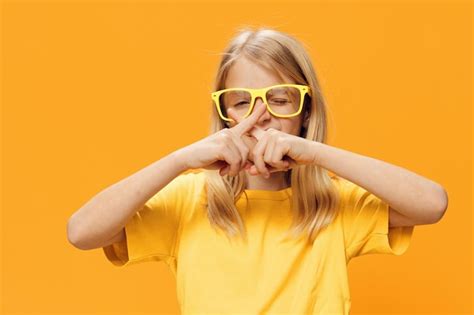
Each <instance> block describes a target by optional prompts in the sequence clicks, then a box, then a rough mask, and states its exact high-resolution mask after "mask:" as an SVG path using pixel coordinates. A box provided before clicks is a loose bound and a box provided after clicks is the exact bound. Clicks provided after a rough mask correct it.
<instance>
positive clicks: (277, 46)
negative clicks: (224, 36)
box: [204, 27, 339, 243]
mask: <svg viewBox="0 0 474 315" xmlns="http://www.w3.org/2000/svg"><path fill="white" fill-rule="evenodd" d="M220 55H222V59H221V62H220V64H219V68H218V71H217V74H216V77H215V84H214V89H213V91H217V90H220V89H223V88H225V87H224V82H225V80H226V77H227V74H228V71H229V69H230V67H231V66H232V65H233V64H234V62H235V61H236V60H237V59H238V58H239V57H241V56H245V57H246V58H248V59H250V60H252V61H253V62H255V63H256V64H259V65H261V66H263V67H266V68H267V69H271V70H272V71H274V72H275V73H276V74H277V75H278V76H279V77H280V78H281V79H283V77H285V76H286V77H289V78H291V79H292V80H293V81H294V83H295V84H305V85H309V86H310V89H311V93H312V94H311V96H309V95H307V98H306V99H305V105H304V106H305V107H304V109H303V111H304V112H302V114H305V117H307V119H309V121H308V124H307V128H305V127H302V128H301V132H300V135H299V136H300V137H303V138H306V139H309V140H312V141H318V142H322V143H324V142H326V140H327V139H326V138H327V117H326V116H327V109H326V106H325V101H324V98H323V96H322V94H321V90H320V86H319V83H318V79H317V77H316V73H315V71H314V69H313V66H312V63H311V60H310V58H309V56H308V54H307V53H306V51H305V49H304V48H303V46H302V45H301V44H300V43H299V42H298V41H297V40H296V39H295V38H294V37H292V36H291V35H288V34H286V33H283V32H280V31H277V30H275V29H271V28H266V27H262V28H259V29H257V30H255V31H254V30H252V29H251V28H249V27H244V28H241V29H240V30H239V32H238V33H237V35H236V36H235V37H234V38H233V39H232V40H231V41H230V43H229V44H228V46H227V47H226V48H225V50H224V52H223V53H221V54H220ZM211 108H212V112H211V129H210V133H211V134H213V133H215V132H217V131H219V130H221V129H223V128H226V125H225V124H224V121H222V120H221V119H220V117H219V115H218V113H217V110H216V107H215V104H214V103H212V105H211ZM204 172H205V175H206V190H207V205H206V206H207V216H208V219H209V221H210V223H211V226H213V227H214V228H215V229H219V228H220V229H221V230H222V231H224V232H225V234H226V235H227V237H228V238H229V237H233V236H235V235H236V234H237V233H238V232H240V235H241V236H242V237H243V238H244V239H246V238H247V235H246V230H245V226H244V223H243V222H242V218H241V217H240V214H239V212H238V211H237V208H236V205H235V202H236V201H237V200H238V199H239V197H240V195H241V194H242V193H244V189H245V187H244V185H245V174H244V173H243V172H244V171H243V170H242V171H241V172H240V173H239V174H238V175H237V176H235V177H232V176H228V175H224V176H221V175H219V173H218V172H219V170H206V169H204ZM285 179H286V180H287V182H288V183H290V185H291V191H292V197H291V205H292V206H291V207H292V214H293V222H292V224H291V226H290V229H289V230H288V231H287V234H286V235H288V232H290V233H291V234H292V236H293V237H301V236H302V234H303V233H304V232H305V231H306V236H307V238H306V239H307V241H309V242H311V243H312V242H313V241H314V240H315V238H316V236H317V235H318V233H319V232H320V231H321V230H322V229H323V228H324V227H326V226H328V225H329V224H330V223H331V222H332V221H333V220H334V219H335V217H336V215H337V210H338V204H339V196H338V193H337V190H336V187H335V185H334V183H333V182H332V180H331V179H335V180H338V178H337V176H331V175H329V174H328V171H327V170H326V169H324V168H321V167H320V166H318V165H298V166H296V167H294V168H292V169H290V170H288V171H287V172H286V174H285Z"/></svg>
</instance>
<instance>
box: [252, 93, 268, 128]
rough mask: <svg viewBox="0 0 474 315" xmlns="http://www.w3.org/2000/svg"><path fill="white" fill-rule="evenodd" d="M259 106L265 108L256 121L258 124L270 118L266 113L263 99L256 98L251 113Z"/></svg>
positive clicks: (266, 109)
mask: <svg viewBox="0 0 474 315" xmlns="http://www.w3.org/2000/svg"><path fill="white" fill-rule="evenodd" d="M259 106H265V112H264V113H263V114H262V115H261V116H260V118H259V119H258V121H259V122H262V121H265V120H267V119H270V118H271V116H272V115H271V113H270V112H269V111H268V108H267V105H266V104H265V103H264V102H263V99H262V98H261V97H257V98H256V99H255V105H254V108H253V110H252V111H254V110H255V109H256V108H258V107H259Z"/></svg>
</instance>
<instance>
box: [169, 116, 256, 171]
mask: <svg viewBox="0 0 474 315" xmlns="http://www.w3.org/2000/svg"><path fill="white" fill-rule="evenodd" d="M263 112H264V107H262V108H260V109H258V110H254V112H253V113H252V114H251V115H250V116H248V117H246V118H245V119H244V120H242V121H241V122H240V123H239V124H237V125H235V126H234V127H232V128H225V129H222V130H219V131H218V132H216V133H214V134H212V135H210V136H208V137H206V138H204V139H202V140H200V141H198V142H195V143H193V144H191V145H189V146H186V147H184V148H182V149H180V150H178V151H177V153H178V155H177V156H178V159H179V161H178V162H179V163H182V164H183V165H184V167H185V168H186V169H189V168H205V169H220V170H219V174H220V175H221V176H222V175H225V174H227V173H228V174H229V175H230V176H235V175H237V174H238V173H239V172H240V171H241V170H242V169H244V168H247V169H248V168H249V167H250V166H251V165H252V163H251V162H250V161H249V160H248V157H249V153H250V149H249V147H253V146H254V145H255V140H254V139H253V138H251V137H250V136H247V135H246V133H248V131H249V130H251V129H252V128H253V127H254V126H255V124H256V123H257V121H258V118H259V117H260V116H261V115H262V113H263ZM261 131H262V130H261ZM255 132H258V131H255ZM244 141H246V142H244Z"/></svg>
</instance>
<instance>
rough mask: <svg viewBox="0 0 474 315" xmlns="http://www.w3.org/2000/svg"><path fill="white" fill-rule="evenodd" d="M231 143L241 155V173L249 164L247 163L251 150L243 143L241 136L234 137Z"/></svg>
mask: <svg viewBox="0 0 474 315" xmlns="http://www.w3.org/2000/svg"><path fill="white" fill-rule="evenodd" d="M231 141H232V142H233V147H234V148H235V149H236V150H237V154H239V155H240V158H241V162H240V168H239V172H240V170H242V169H243V168H244V167H245V165H246V164H247V161H248V159H247V156H248V154H249V149H248V148H247V146H246V145H245V143H244V142H243V141H242V139H241V138H240V137H239V136H236V135H234V136H232V137H231Z"/></svg>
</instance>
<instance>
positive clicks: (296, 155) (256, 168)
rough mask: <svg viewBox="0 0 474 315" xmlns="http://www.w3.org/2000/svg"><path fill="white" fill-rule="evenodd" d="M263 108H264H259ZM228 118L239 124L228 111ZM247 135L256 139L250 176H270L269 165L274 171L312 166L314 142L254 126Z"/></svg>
mask: <svg viewBox="0 0 474 315" xmlns="http://www.w3.org/2000/svg"><path fill="white" fill-rule="evenodd" d="M261 107H263V108H264V106H261ZM255 110H257V108H256V109H255ZM228 114H229V116H230V117H231V118H232V119H234V120H235V121H237V122H238V123H239V124H240V121H241V119H239V117H237V116H235V115H234V114H233V113H232V112H229V111H228ZM239 124H237V126H238V125H239ZM249 133H250V134H251V135H252V136H253V137H255V138H256V139H257V143H256V144H255V145H254V146H253V147H252V148H251V152H250V156H251V157H252V161H253V164H254V165H252V166H251V167H250V168H249V173H250V174H252V175H258V174H264V176H265V177H266V178H268V176H269V175H270V172H271V171H270V170H269V167H268V166H267V165H266V164H268V165H270V167H271V168H273V170H274V171H281V170H288V169H290V168H293V167H294V166H296V165H298V164H314V162H315V157H316V152H315V142H314V141H311V140H308V139H305V138H301V137H299V136H295V135H292V134H288V133H286V132H282V131H279V130H276V129H273V128H268V129H267V130H263V129H261V128H259V127H258V126H254V127H253V128H252V129H250V130H249Z"/></svg>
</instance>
